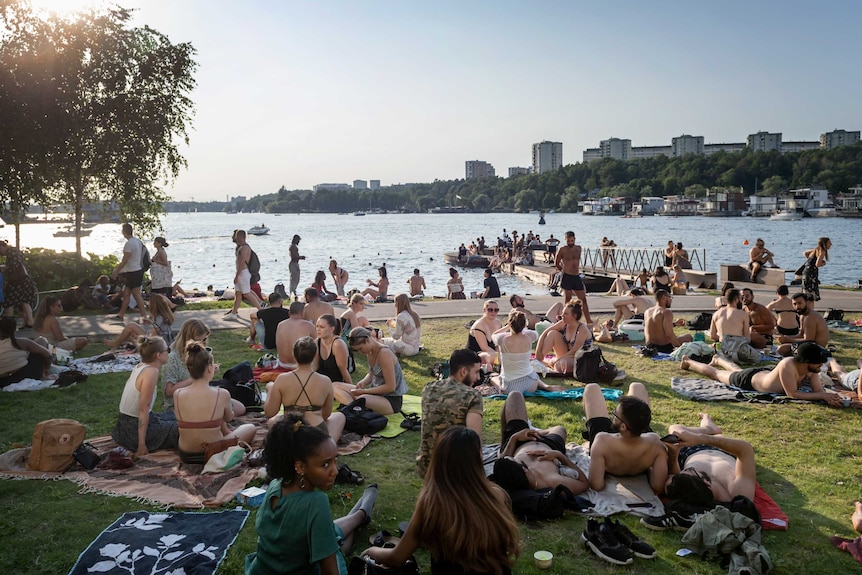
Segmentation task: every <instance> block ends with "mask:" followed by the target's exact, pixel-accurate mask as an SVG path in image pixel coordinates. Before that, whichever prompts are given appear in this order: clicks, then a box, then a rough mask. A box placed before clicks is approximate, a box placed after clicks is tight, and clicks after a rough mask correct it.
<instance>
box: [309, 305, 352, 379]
mask: <svg viewBox="0 0 862 575" xmlns="http://www.w3.org/2000/svg"><path fill="white" fill-rule="evenodd" d="M314 327H315V329H316V330H317V373H320V374H322V375H325V376H326V377H328V378H329V379H330V380H332V381H343V382H344V383H353V380H352V379H351V378H350V369H349V367H350V350H349V349H347V344H346V343H345V342H344V340H343V339H341V337H340V335H341V322H340V321H338V320H337V319H335V316H334V315H330V314H328V313H327V314H324V315H322V316H320V317H319V318H317V322H315V324H314Z"/></svg>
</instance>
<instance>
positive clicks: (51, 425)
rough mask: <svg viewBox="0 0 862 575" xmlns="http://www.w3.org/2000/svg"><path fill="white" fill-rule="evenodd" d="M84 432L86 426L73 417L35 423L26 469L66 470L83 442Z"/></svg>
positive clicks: (85, 431)
mask: <svg viewBox="0 0 862 575" xmlns="http://www.w3.org/2000/svg"><path fill="white" fill-rule="evenodd" d="M86 433H87V430H86V428H85V427H84V426H83V425H82V424H81V423H79V422H77V421H75V420H74V419H49V420H47V421H42V422H40V423H38V424H36V429H35V430H33V447H32V449H31V450H30V456H29V457H28V458H27V469H29V470H30V471H66V470H67V469H68V468H69V467H71V466H72V464H73V463H74V462H75V457H74V456H73V455H72V454H73V453H74V451H75V450H76V449H77V448H78V446H79V445H81V444H82V443H83V442H84V437H85V436H86Z"/></svg>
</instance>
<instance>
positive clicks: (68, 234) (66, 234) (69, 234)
mask: <svg viewBox="0 0 862 575" xmlns="http://www.w3.org/2000/svg"><path fill="white" fill-rule="evenodd" d="M91 233H93V230H81V232H80V233H79V234H78V235H79V236H80V237H82V238H83V237H86V236H89V235H90V234H91ZM54 237H55V238H74V237H75V227H74V226H71V227H68V228H60V229H59V230H57V231H56V232H54Z"/></svg>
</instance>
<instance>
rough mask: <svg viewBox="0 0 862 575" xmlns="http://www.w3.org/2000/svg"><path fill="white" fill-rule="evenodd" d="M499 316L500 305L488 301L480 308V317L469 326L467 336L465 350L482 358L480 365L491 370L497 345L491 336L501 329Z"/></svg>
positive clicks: (495, 357)
mask: <svg viewBox="0 0 862 575" xmlns="http://www.w3.org/2000/svg"><path fill="white" fill-rule="evenodd" d="M499 314H500V305H499V304H498V303H497V302H496V300H492V299H489V300H488V301H486V302H485V305H483V306H482V317H480V318H479V319H478V320H476V321H475V322H473V324H472V325H471V326H470V333H469V334H468V335H467V346H466V347H467V349H469V350H472V351H475V352H476V353H478V354H479V357H481V358H482V365H484V366H486V367H488V368H489V369H492V368H493V366H494V361H495V360H496V359H497V345H496V344H495V343H494V342H493V341H492V340H491V336H492V335H494V333H495V332H496V331H497V330H499V329H500V328H501V327H503V324H502V323H500V320H499V319H497V318H498V316H499Z"/></svg>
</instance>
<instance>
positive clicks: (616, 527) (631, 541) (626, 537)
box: [605, 517, 657, 559]
mask: <svg viewBox="0 0 862 575" xmlns="http://www.w3.org/2000/svg"><path fill="white" fill-rule="evenodd" d="M605 524H606V525H607V526H608V527H610V529H611V531H613V532H614V535H616V537H617V540H618V541H619V542H620V545H622V546H623V547H625V548H627V549H628V550H629V551H631V552H632V554H633V555H634V556H635V557H640V558H641V559H655V556H656V555H657V553H656V550H655V547H653V546H652V545H650V544H649V543H647V542H646V541H644V540H643V539H641V538H640V537H638V536H637V535H635V534H634V533H632V532H631V530H630V529H629V528H628V527H626V526H625V525H623V524H622V523H620V522H619V521H611V518H610V517H605Z"/></svg>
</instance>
